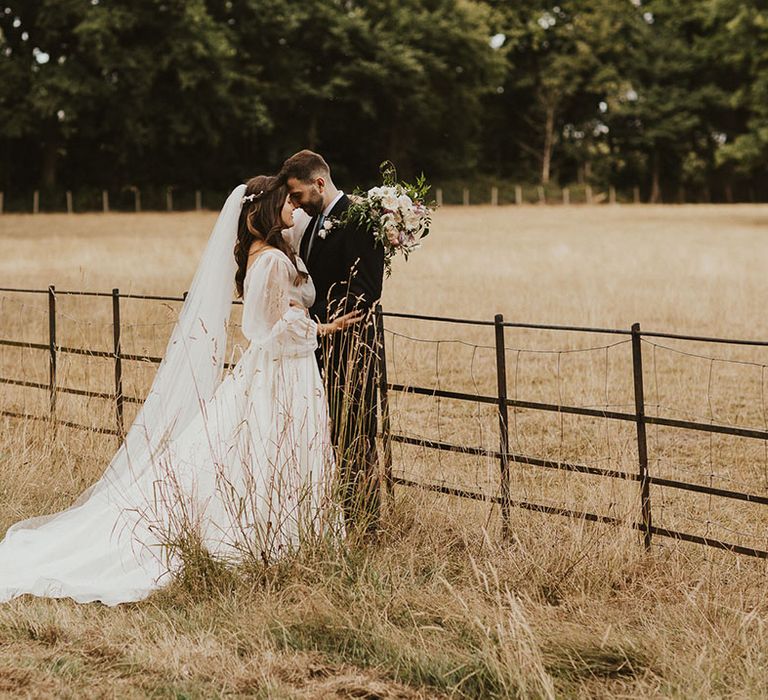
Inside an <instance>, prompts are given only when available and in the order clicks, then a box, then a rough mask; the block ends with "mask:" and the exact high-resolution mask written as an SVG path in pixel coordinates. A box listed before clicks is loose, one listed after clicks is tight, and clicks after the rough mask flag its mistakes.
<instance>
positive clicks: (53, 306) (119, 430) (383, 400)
mask: <svg viewBox="0 0 768 700" xmlns="http://www.w3.org/2000/svg"><path fill="white" fill-rule="evenodd" d="M0 293H5V294H24V295H45V296H46V297H47V301H48V314H47V315H48V340H47V342H23V341H20V340H14V339H11V338H0V346H6V347H21V348H27V349H31V350H36V351H41V352H46V353H47V354H48V359H49V362H48V364H49V377H48V381H47V382H45V383H44V382H32V381H26V380H24V379H18V378H13V377H3V376H0V384H6V385H15V386H20V387H27V388H34V389H39V390H44V391H47V392H48V394H49V399H50V412H49V414H48V415H34V414H28V413H23V412H14V411H7V410H0V415H2V416H8V417H12V418H18V419H24V420H46V421H53V422H54V423H55V424H57V425H62V426H67V427H70V428H76V429H83V430H89V431H94V432H97V433H102V434H107V435H113V436H117V437H118V438H120V436H122V435H123V434H124V431H125V416H124V406H125V404H126V403H136V404H141V403H142V402H143V399H142V398H141V397H138V396H127V395H125V394H124V392H123V362H144V363H152V364H159V363H160V362H161V359H162V358H160V357H156V356H152V355H142V354H131V353H125V352H123V351H122V348H121V335H122V329H123V326H122V325H121V319H120V306H121V305H120V302H121V299H140V300H148V301H156V302H181V301H183V300H184V298H185V296H186V295H184V296H182V297H173V296H154V295H138V294H121V293H120V291H119V290H118V289H113V290H112V293H111V294H109V293H102V292H80V291H69V290H56V289H55V287H53V286H50V287H48V289H19V288H0ZM66 295H77V296H81V297H100V298H109V299H111V304H112V323H111V325H112V331H113V333H112V336H113V347H112V350H111V351H104V350H91V349H89V348H82V347H69V346H65V345H61V344H59V343H58V342H57V328H56V318H57V297H59V296H66ZM376 317H377V332H378V338H379V348H380V351H379V357H380V359H381V361H380V364H379V372H378V376H379V392H380V396H379V401H380V437H381V438H382V444H383V455H382V456H383V459H382V462H383V474H384V485H385V488H386V490H387V492H388V494H389V496H390V497H394V487H395V486H404V487H413V488H419V489H425V490H427V491H432V492H437V493H442V494H447V495H450V496H456V497H461V498H466V499H473V500H480V501H487V502H490V503H493V504H496V505H498V507H499V510H500V514H501V526H502V532H503V534H504V535H505V536H506V535H508V534H510V513H511V509H513V508H519V509H524V510H528V511H535V512H539V513H544V514H550V515H559V516H565V517H568V518H577V519H582V520H586V521H591V522H597V523H604V524H609V525H616V526H625V527H627V526H628V527H631V528H632V529H634V530H636V531H638V533H639V534H640V536H641V539H642V542H643V545H644V546H645V548H650V547H651V545H652V542H653V538H654V537H662V538H672V539H675V540H682V541H686V542H691V543H694V544H699V545H705V546H708V547H713V548H716V549H721V550H728V551H731V552H734V553H738V554H743V555H748V556H752V557H758V558H762V559H768V549H758V548H755V547H750V546H743V545H741V544H739V543H734V542H727V541H724V540H721V539H717V538H714V537H709V536H702V535H700V534H694V533H690V532H684V531H681V530H678V529H670V528H665V527H659V526H657V525H654V510H653V503H652V498H651V486H658V487H665V488H670V489H676V490H681V491H688V492H694V493H698V494H705V495H707V496H709V497H717V498H722V499H729V500H730V501H740V502H742V503H744V502H746V503H750V504H755V505H758V506H766V505H768V495H763V494H759V493H751V492H748V491H746V490H735V489H726V488H719V487H714V486H712V485H705V484H700V483H694V482H689V481H684V480H677V479H670V478H666V477H661V476H655V475H652V474H650V473H649V467H648V465H649V458H648V437H647V434H646V428H647V426H649V425H655V426H665V427H668V428H674V429H679V430H684V431H698V432H703V433H708V434H710V435H714V434H719V435H728V436H734V437H739V438H746V439H748V440H758V441H762V442H763V443H764V444H765V445H766V454H767V455H768V429H765V430H761V429H756V428H746V427H738V426H734V425H726V424H718V423H714V422H712V421H710V422H703V421H692V420H681V419H676V418H669V417H663V416H660V415H649V414H648V412H647V403H646V399H645V386H644V384H645V380H644V374H643V346H644V343H645V342H648V341H647V340H646V339H649V338H657V339H658V338H663V339H676V340H683V341H691V342H694V343H715V344H722V345H732V346H752V347H768V341H760V340H745V339H729V338H713V337H704V336H693V335H681V334H675V333H663V332H649V331H642V330H641V328H640V325H639V324H634V325H633V326H632V327H631V328H630V329H615V328H593V327H579V326H563V325H544V324H530V323H516V322H507V321H505V320H504V318H503V316H502V315H496V316H495V318H494V320H492V321H490V320H487V321H483V320H469V319H462V318H445V317H438V316H426V315H418V314H404V313H394V312H384V311H383V310H382V309H381V307H377V309H376ZM386 319H408V320H410V321H418V322H430V323H437V324H451V325H454V326H456V325H463V326H473V327H478V328H482V327H484V328H486V329H489V330H490V329H492V330H493V334H494V339H495V343H494V346H493V349H494V350H495V358H496V363H495V364H496V366H495V374H496V388H497V390H496V392H495V393H494V394H485V395H483V394H479V393H465V392H458V391H451V390H448V389H443V388H440V387H425V386H418V385H410V384H408V385H406V384H399V383H393V382H391V381H389V380H388V359H387V357H386V353H385V347H386V342H385V333H386V332H387V329H386V328H385V325H386ZM509 329H533V330H543V331H558V332H564V333H575V334H600V335H606V336H621V337H623V338H624V340H623V341H622V342H628V343H629V344H631V358H632V362H631V364H632V377H631V379H632V387H633V398H634V410H633V411H614V410H607V408H606V409H600V408H593V407H585V406H574V405H567V404H564V403H545V402H536V401H528V400H520V399H518V398H511V397H510V396H508V391H507V388H508V377H507V366H506V351H507V348H506V346H505V333H506V332H507V331H508V330H509ZM66 354H74V355H88V356H91V357H101V358H105V359H109V360H111V361H112V362H113V363H114V390H113V391H112V392H110V393H106V392H93V391H88V390H85V389H82V388H78V387H70V386H60V384H59V382H58V381H57V360H58V358H59V357H60V356H62V355H66ZM761 367H762V369H763V371H764V370H765V369H766V366H764V365H761ZM761 386H762V385H761ZM62 393H64V394H72V395H79V396H88V397H96V398H101V399H107V400H110V401H114V416H115V427H114V428H108V427H96V428H94V427H91V426H86V425H82V424H78V423H75V422H72V421H66V420H61V419H60V418H59V417H58V416H57V408H56V401H57V396H58V395H59V394H62ZM396 393H400V394H408V395H420V396H425V397H428V398H432V399H436V400H437V401H440V400H441V399H450V400H456V401H460V402H468V403H471V404H475V405H477V404H481V405H482V404H484V405H488V406H492V407H493V408H494V412H495V413H496V414H497V415H498V448H497V449H488V448H487V447H482V446H478V445H465V444H454V443H452V442H446V441H443V440H431V439H424V438H423V437H415V436H413V435H407V434H405V433H399V432H396V431H395V430H394V429H393V427H392V421H391V397H392V395H393V394H396ZM510 409H512V410H519V409H525V410H532V411H540V412H545V413H556V414H560V415H561V416H562V415H575V416H587V417H591V418H599V419H604V420H607V421H619V422H625V423H630V424H632V425H633V426H634V432H635V435H636V438H635V439H636V453H635V454H636V469H635V470H634V471H621V470H616V469H609V468H605V467H601V466H596V465H591V464H580V463H573V462H568V461H562V460H552V459H544V458H540V457H536V456H535V455H527V454H518V453H515V452H513V451H511V450H510V420H509V410H510ZM394 443H400V444H403V445H416V446H419V447H421V448H425V449H428V450H436V451H442V452H453V453H461V454H465V455H475V456H479V457H483V458H488V459H493V460H495V461H496V462H497V463H498V473H497V489H496V493H494V494H488V493H483V492H481V491H480V490H471V489H465V488H457V487H454V486H451V485H446V484H445V483H435V482H428V481H417V480H414V479H410V478H407V477H406V476H404V475H403V474H402V473H400V472H399V470H398V469H396V468H395V465H394V464H393V462H394V459H393V444H394ZM515 464H519V465H528V466H531V467H537V468H542V469H546V470H559V471H564V472H572V473H580V474H587V475H592V476H597V477H601V478H603V479H607V480H619V481H624V482H633V483H636V484H637V496H636V504H637V505H636V509H635V512H636V513H637V516H636V517H632V518H629V519H626V518H619V517H616V516H614V515H608V514H605V513H595V512H589V511H585V510H576V509H570V508H563V507H558V506H553V505H547V504H542V503H535V502H532V501H528V500H520V499H515V498H513V495H512V489H511V481H512V469H513V465H515Z"/></svg>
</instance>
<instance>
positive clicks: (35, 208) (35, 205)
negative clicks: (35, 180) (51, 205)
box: [32, 190, 40, 214]
mask: <svg viewBox="0 0 768 700" xmlns="http://www.w3.org/2000/svg"><path fill="white" fill-rule="evenodd" d="M32 213H33V214H39V213H40V191H39V190H35V191H34V192H33V193H32Z"/></svg>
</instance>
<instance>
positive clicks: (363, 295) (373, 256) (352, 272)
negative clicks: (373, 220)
mask: <svg viewBox="0 0 768 700" xmlns="http://www.w3.org/2000/svg"><path fill="white" fill-rule="evenodd" d="M350 204H351V202H350V201H349V197H347V195H342V196H341V199H339V201H338V202H336V204H335V205H334V207H333V209H332V210H331V211H330V213H329V214H328V217H327V219H326V221H327V220H328V219H331V220H334V221H336V222H337V223H336V224H335V225H334V227H333V228H332V229H331V230H330V231H329V232H328V234H327V235H326V237H325V238H324V239H323V238H320V236H317V235H316V237H315V242H314V243H313V244H312V252H311V254H310V255H309V256H307V247H308V246H309V239H310V236H311V233H312V230H313V229H314V227H315V222H316V220H317V218H316V217H313V218H312V220H311V221H310V222H309V225H308V226H307V229H306V232H305V233H304V236H303V237H302V240H301V246H300V250H299V254H300V255H301V258H302V260H304V262H305V264H306V266H307V269H308V270H309V274H310V275H311V276H312V281H313V282H314V283H315V292H316V297H315V304H314V306H313V307H312V308H311V309H310V310H309V311H310V314H311V315H312V318H316V319H318V320H319V321H320V322H321V323H327V322H328V319H329V318H333V317H334V316H335V315H337V314H344V313H347V312H348V311H352V310H353V309H362V310H366V311H367V310H369V309H370V308H371V307H372V306H373V305H374V304H375V303H376V302H377V301H378V300H379V299H380V297H381V288H382V282H383V279H384V248H383V247H382V246H381V245H380V244H378V243H376V241H375V240H374V238H373V234H372V233H371V232H370V231H367V230H366V229H365V228H363V227H362V226H358V225H356V224H353V223H347V224H344V225H342V224H340V223H338V221H339V219H340V218H341V217H343V215H344V213H345V212H346V211H347V209H348V208H349V206H350Z"/></svg>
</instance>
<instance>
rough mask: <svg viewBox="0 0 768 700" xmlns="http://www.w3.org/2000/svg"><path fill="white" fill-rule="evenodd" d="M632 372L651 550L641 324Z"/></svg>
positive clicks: (647, 544)
mask: <svg viewBox="0 0 768 700" xmlns="http://www.w3.org/2000/svg"><path fill="white" fill-rule="evenodd" d="M632 370H633V374H634V384H635V419H636V422H637V458H638V464H639V468H640V508H641V512H642V517H643V544H644V545H645V548H646V549H650V548H651V526H652V524H653V522H652V518H651V491H650V484H649V483H648V442H647V440H646V435H645V396H644V393H643V352H642V345H641V335H640V324H639V323H635V324H633V325H632Z"/></svg>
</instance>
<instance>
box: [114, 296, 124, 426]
mask: <svg viewBox="0 0 768 700" xmlns="http://www.w3.org/2000/svg"><path fill="white" fill-rule="evenodd" d="M120 330H121V328H120V290H119V289H113V290H112V337H113V340H114V350H115V418H116V419H117V432H118V433H119V435H120V437H121V438H122V436H123V435H124V434H125V430H124V421H123V357H122V354H121V350H120Z"/></svg>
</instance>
